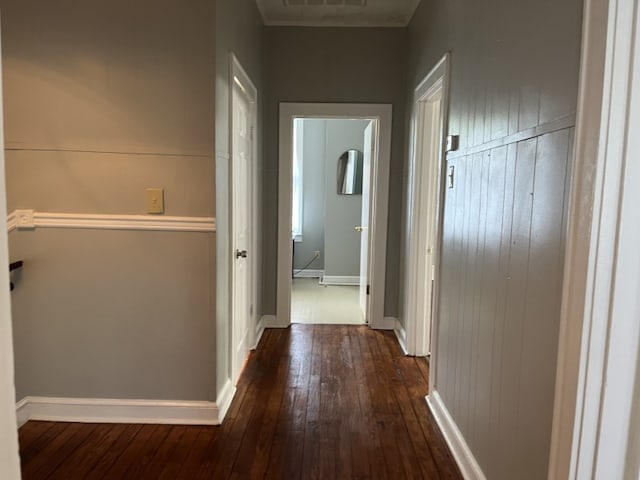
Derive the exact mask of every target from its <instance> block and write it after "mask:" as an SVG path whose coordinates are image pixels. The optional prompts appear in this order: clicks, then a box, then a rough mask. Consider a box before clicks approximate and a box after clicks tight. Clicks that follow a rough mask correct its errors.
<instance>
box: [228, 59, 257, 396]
mask: <svg viewBox="0 0 640 480" xmlns="http://www.w3.org/2000/svg"><path fill="white" fill-rule="evenodd" d="M236 88H238V89H240V90H241V91H242V93H244V94H245V95H246V96H247V98H248V99H249V104H250V105H251V111H250V112H249V116H250V118H251V126H250V129H251V137H252V141H251V144H252V153H251V156H252V158H251V171H250V172H248V174H249V175H250V177H251V178H250V180H249V185H250V191H249V192H248V193H249V197H250V198H249V204H250V205H251V210H252V211H251V216H250V217H251V218H250V223H251V228H250V230H251V241H250V242H249V243H250V249H251V251H250V252H249V256H248V257H247V260H248V261H249V269H248V270H249V276H250V280H249V283H250V293H249V296H250V298H251V304H252V305H251V307H250V315H249V325H248V330H249V336H248V338H247V352H249V350H250V349H251V348H252V347H253V346H254V345H255V342H256V328H257V324H258V322H257V319H256V315H257V300H258V299H257V292H258V286H257V278H258V274H257V268H258V258H257V252H258V239H257V232H258V228H257V226H258V223H257V218H258V215H257V211H258V208H257V200H258V195H257V192H258V190H257V159H258V147H257V144H258V142H257V139H256V127H257V124H258V108H257V105H258V89H257V88H256V87H255V85H254V83H253V81H252V80H251V78H250V77H249V75H248V74H247V72H246V70H245V69H244V68H243V67H242V64H241V63H240V61H239V60H238V59H237V57H236V56H235V55H234V54H233V53H230V54H229V203H230V205H229V245H230V246H231V248H230V249H229V255H230V256H231V260H230V261H231V268H230V269H229V314H230V326H231V328H230V329H229V345H230V347H231V348H229V356H230V358H229V365H230V366H231V381H232V382H233V384H234V385H235V384H236V383H237V381H238V379H239V376H240V373H241V372H242V367H243V365H244V363H243V364H238V362H237V361H236V355H235V350H236V348H237V345H234V339H235V331H236V320H235V309H234V298H235V264H236V263H235V257H234V255H235V225H234V221H233V204H234V196H235V192H234V190H233V170H234V166H233V162H234V151H233V137H234V133H235V132H234V90H235V89H236Z"/></svg>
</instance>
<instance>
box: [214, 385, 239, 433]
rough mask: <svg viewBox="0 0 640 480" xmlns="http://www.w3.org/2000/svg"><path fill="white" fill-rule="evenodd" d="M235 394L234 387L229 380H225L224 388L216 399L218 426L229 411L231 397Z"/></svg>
mask: <svg viewBox="0 0 640 480" xmlns="http://www.w3.org/2000/svg"><path fill="white" fill-rule="evenodd" d="M235 394H236V387H235V386H234V385H233V382H232V381H231V379H230V378H229V379H227V381H226V383H225V384H224V387H222V390H221V391H220V394H219V395H218V398H217V399H216V405H218V424H220V423H222V421H223V420H224V417H225V416H226V415H227V412H228V411H229V407H230V406H231V402H232V401H233V397H234V395H235Z"/></svg>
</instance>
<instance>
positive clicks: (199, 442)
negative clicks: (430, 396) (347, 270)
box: [19, 325, 461, 480]
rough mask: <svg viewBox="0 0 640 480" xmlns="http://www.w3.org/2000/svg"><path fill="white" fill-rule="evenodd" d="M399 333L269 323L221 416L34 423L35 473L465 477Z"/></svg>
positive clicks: (25, 439)
mask: <svg viewBox="0 0 640 480" xmlns="http://www.w3.org/2000/svg"><path fill="white" fill-rule="evenodd" d="M427 376H428V365H427V363H426V362H425V360H424V359H416V358H411V357H405V356H404V355H403V354H402V352H401V350H400V347H399V345H398V343H397V341H396V339H395V337H394V336H393V334H392V333H391V332H377V331H373V330H369V329H368V328H367V327H364V326H362V327H359V326H335V325H293V326H292V327H291V328H290V329H287V330H267V331H266V332H265V334H264V336H263V338H262V340H261V342H260V345H259V346H258V348H257V349H256V350H255V351H254V352H252V354H251V357H250V359H249V361H248V362H247V365H246V367H245V371H244V372H243V375H242V378H241V379H240V382H239V383H238V390H237V393H236V396H235V399H234V401H233V403H232V404H231V407H230V409H229V412H228V414H227V416H226V418H225V420H224V422H223V424H222V425H221V426H220V427H197V426H196V427H190V426H165V425H93V424H78V423H49V422H28V423H27V424H26V425H24V426H23V427H22V428H21V429H20V431H19V436H20V453H21V460H22V469H23V478H24V479H26V480H29V479H37V480H44V479H66V480H70V479H84V478H90V479H121V478H127V479H211V478H213V479H260V478H266V479H287V480H289V479H301V480H302V479H303V480H307V479H322V480H325V479H390V480H396V479H405V478H406V479H413V478H416V479H419V478H424V479H459V478H461V476H460V473H459V472H458V470H457V468H456V466H455V464H454V462H453V460H452V458H451V455H450V453H449V451H448V449H447V446H446V444H445V443H444V440H443V438H442V436H441V434H440V431H439V430H438V428H437V427H436V425H435V421H434V420H433V418H432V416H431V415H430V413H429V411H428V408H427V405H426V403H425V401H424V396H425V395H426V393H427V385H428V380H427Z"/></svg>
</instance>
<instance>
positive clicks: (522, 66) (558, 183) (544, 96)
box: [405, 0, 582, 480]
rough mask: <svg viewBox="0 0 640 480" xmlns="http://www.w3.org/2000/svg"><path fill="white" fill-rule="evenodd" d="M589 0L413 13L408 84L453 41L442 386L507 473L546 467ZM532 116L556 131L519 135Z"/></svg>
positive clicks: (490, 465) (535, 475)
mask: <svg viewBox="0 0 640 480" xmlns="http://www.w3.org/2000/svg"><path fill="white" fill-rule="evenodd" d="M581 6H582V2H580V1H578V0H571V1H566V2H554V1H550V0H548V1H544V2H530V1H528V0H527V1H525V0H517V1H511V2H503V1H498V0H487V1H483V2H474V1H469V0H464V1H463V0H457V1H444V0H442V1H434V2H423V3H422V5H421V6H420V7H419V8H418V11H417V12H416V15H415V17H414V19H413V21H412V22H411V25H410V37H411V60H410V73H409V92H410V93H411V94H412V93H413V89H414V88H415V87H416V86H417V85H418V83H419V82H420V81H421V79H422V78H424V76H425V75H426V74H427V72H428V71H429V70H430V69H431V67H432V66H433V65H434V64H435V63H436V62H437V61H438V60H439V59H440V58H441V57H442V55H443V54H444V53H445V52H447V51H448V52H451V68H452V69H451V101H450V119H449V125H448V130H449V133H450V134H457V135H460V147H461V149H460V151H458V152H455V153H453V154H450V156H449V158H448V164H449V165H451V166H455V169H456V173H455V175H456V178H455V188H453V189H447V191H446V201H445V203H446V205H445V218H444V231H443V240H444V244H443V250H442V272H443V273H442V278H441V286H440V287H441V288H440V305H441V311H440V319H439V325H440V329H439V332H438V336H437V339H436V341H437V349H436V372H435V373H436V390H437V391H438V392H439V393H440V395H441V396H442V398H443V399H444V402H445V405H446V407H447V409H448V410H449V411H450V413H451V414H452V416H453V419H454V420H455V422H456V423H457V425H458V427H459V428H460V430H461V431H462V433H463V435H464V437H465V440H466V441H467V443H468V444H469V446H470V448H471V450H472V452H473V454H474V455H475V457H476V459H477V460H478V462H479V463H480V466H481V467H482V469H483V471H484V473H485V475H486V477H487V478H491V479H496V480H499V479H513V478H518V479H532V480H533V479H540V478H546V476H547V466H548V458H549V448H550V438H551V422H552V409H553V398H554V381H555V366H556V354H557V344H558V323H559V316H560V297H561V281H562V260H563V244H564V235H565V229H566V225H565V216H566V206H567V203H566V199H567V193H568V187H567V185H568V182H567V179H568V172H569V169H570V163H571V156H572V144H573V128H572V126H573V125H572V123H573V119H572V118H571V115H572V114H575V109H576V99H577V83H578V68H579V49H580V25H581ZM567 115H568V116H569V117H568V121H566V122H565V123H564V125H563V126H557V125H556V126H555V127H554V126H553V124H552V123H551V122H553V121H554V120H558V119H561V118H563V117H566V116H567ZM532 127H539V128H540V129H541V130H544V131H547V133H546V134H542V135H541V134H540V132H531V131H530V132H529V133H530V134H529V135H525V137H531V138H529V139H527V140H524V141H518V140H522V138H520V139H518V138H516V135H517V134H523V132H527V130H528V129H530V128H532ZM523 135H524V134H523ZM493 140H500V141H501V143H503V144H504V146H498V145H493V146H492V145H490V144H489V142H491V141H493ZM472 147H473V148H474V149H475V150H474V151H473V152H471V151H469V150H465V149H469V148H472ZM405 182H406V178H405Z"/></svg>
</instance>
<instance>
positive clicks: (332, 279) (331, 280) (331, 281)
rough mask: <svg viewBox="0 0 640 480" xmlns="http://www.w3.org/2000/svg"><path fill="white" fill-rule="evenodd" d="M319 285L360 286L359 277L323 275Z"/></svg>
mask: <svg viewBox="0 0 640 480" xmlns="http://www.w3.org/2000/svg"><path fill="white" fill-rule="evenodd" d="M320 284H321V285H360V277H348V276H339V275H325V276H323V277H322V279H321V280H320Z"/></svg>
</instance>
